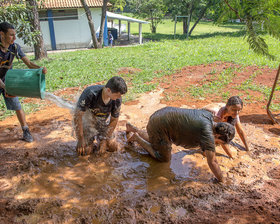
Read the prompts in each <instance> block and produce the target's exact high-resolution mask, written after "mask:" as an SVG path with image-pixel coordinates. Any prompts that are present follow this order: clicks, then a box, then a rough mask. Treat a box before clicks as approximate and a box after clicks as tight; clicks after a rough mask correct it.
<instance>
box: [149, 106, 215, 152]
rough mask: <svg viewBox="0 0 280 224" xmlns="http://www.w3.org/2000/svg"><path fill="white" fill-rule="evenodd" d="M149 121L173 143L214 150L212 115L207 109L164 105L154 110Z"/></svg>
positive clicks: (186, 146)
mask: <svg viewBox="0 0 280 224" xmlns="http://www.w3.org/2000/svg"><path fill="white" fill-rule="evenodd" d="M149 122H152V124H153V127H154V128H155V129H157V130H161V133H164V134H166V135H167V136H168V138H169V140H170V141H171V142H172V143H174V144H175V145H180V146H183V147H185V148H191V147H197V146H200V147H201V149H202V150H203V151H204V150H210V151H215V140H214V135H213V115H212V114H211V113H210V112H209V111H206V110H192V109H182V108H176V107H165V108H162V109H160V110H158V111H156V112H155V113H154V114H153V115H152V116H151V117H150V121H149Z"/></svg>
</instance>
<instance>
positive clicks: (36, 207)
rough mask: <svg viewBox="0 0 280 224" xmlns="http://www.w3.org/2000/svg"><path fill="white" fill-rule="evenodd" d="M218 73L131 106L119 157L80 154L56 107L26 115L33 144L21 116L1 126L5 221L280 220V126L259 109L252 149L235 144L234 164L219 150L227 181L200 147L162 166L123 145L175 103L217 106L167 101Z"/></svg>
mask: <svg viewBox="0 0 280 224" xmlns="http://www.w3.org/2000/svg"><path fill="white" fill-rule="evenodd" d="M211 66H212V65H209V66H208V67H207V66H206V67H204V66H200V67H198V66H197V67H195V66H193V67H188V68H185V69H183V70H182V71H181V75H179V72H178V74H176V75H174V76H173V77H172V79H171V80H173V85H172V81H170V80H169V79H170V78H171V77H166V79H168V80H169V81H170V83H168V82H167V84H168V85H169V84H170V87H169V88H168V89H166V88H165V87H164V86H163V85H167V84H161V86H160V87H161V88H159V89H158V90H156V91H154V92H150V93H146V94H143V95H142V96H140V97H139V98H138V99H137V100H136V101H134V102H128V103H126V104H125V105H123V106H122V112H121V117H120V122H119V124H118V126H117V135H118V139H119V141H120V142H121V143H122V144H123V145H122V146H123V147H122V150H120V151H118V152H106V153H105V154H104V155H102V156H99V155H90V156H85V157H77V155H76V152H75V146H76V139H75V138H74V135H73V131H72V117H71V113H70V112H69V110H67V109H63V108H59V107H57V106H55V105H54V104H50V103H48V106H46V107H44V108H42V109H41V110H40V111H37V112H36V113H33V114H30V115H28V116H27V121H28V124H29V126H30V129H31V131H32V134H33V136H34V139H35V141H34V142H33V143H25V142H23V141H21V140H20V138H21V129H20V127H19V125H18V122H17V119H16V117H10V118H7V119H6V120H4V121H1V122H0V156H1V161H0V223H236V222H238V223H280V210H279V204H280V192H279V191H280V181H279V179H280V154H279V144H280V142H279V134H276V133H279V132H280V131H279V126H277V125H274V126H273V125H272V124H270V123H269V122H266V123H263V124H262V123H260V122H258V121H256V119H258V118H259V117H258V116H256V117H254V115H259V116H262V118H263V119H265V110H264V109H263V108H261V107H260V108H259V107H257V106H256V104H254V103H252V104H249V103H248V104H247V105H246V106H245V108H244V110H243V111H242V113H241V116H240V117H241V121H242V122H243V128H244V130H245V132H246V133H247V136H248V139H249V142H250V144H249V146H250V152H248V153H247V152H245V151H244V149H243V147H242V142H241V140H240V139H239V137H238V136H236V137H235V139H234V141H233V144H232V145H231V146H230V148H231V150H232V152H233V156H234V159H233V160H230V159H229V158H228V157H227V156H226V154H225V152H224V151H223V150H222V148H221V147H219V146H218V147H217V160H218V162H219V164H220V166H221V169H222V171H223V173H224V176H226V177H227V181H226V183H224V184H219V183H216V182H215V180H214V178H213V174H212V173H211V171H210V170H209V168H208V165H207V161H206V159H205V158H204V157H203V156H202V154H201V152H200V150H199V149H190V150H185V149H183V148H181V147H176V146H174V147H173V150H172V153H173V154H172V160H171V162H170V163H159V162H157V161H155V160H153V159H152V158H151V157H150V156H149V155H147V153H145V152H144V151H143V150H142V149H141V147H140V146H138V145H136V144H134V145H125V144H124V142H125V124H126V121H129V122H131V123H133V124H135V125H137V126H138V127H140V128H144V127H145V125H146V123H147V121H148V118H149V116H150V115H151V114H152V113H153V112H154V111H155V110H157V109H159V108H162V107H164V106H166V105H172V106H180V107H184V108H200V107H201V106H204V105H206V104H208V103H211V102H215V100H213V99H211V97H209V98H207V99H204V101H203V100H201V101H195V100H191V98H187V97H182V98H180V99H179V98H178V100H177V101H166V100H165V99H166V98H165V95H166V94H168V91H172V88H173V86H174V88H175V87H176V86H177V88H179V87H180V85H181V83H182V79H186V75H185V73H184V71H186V70H188V71H189V70H191V71H192V72H193V74H197V76H194V77H196V78H195V79H196V80H192V84H193V83H197V84H199V77H200V76H202V74H207V71H206V70H209V69H210V70H211V68H209V67H211ZM219 66H220V67H221V69H223V67H225V66H227V65H225V64H219ZM215 68H216V69H217V65H215ZM203 69H205V71H204V73H201V71H203ZM217 70H218V69H217ZM247 71H248V68H247ZM252 71H253V70H252ZM248 74H249V72H248ZM271 74H273V72H271ZM243 75H245V74H243ZM267 79H268V78H267ZM261 80H263V79H261ZM271 80H272V79H271ZM188 81H189V82H190V79H188ZM232 85H233V84H232ZM182 86H183V84H182ZM77 92H78V89H76V88H69V89H64V90H62V91H60V92H57V93H56V94H57V95H61V96H64V95H67V96H71V97H72V98H73V99H74V98H75V96H76V94H77ZM71 97H69V98H71ZM203 102H204V104H203ZM251 111H254V114H253V115H252V114H251ZM270 129H274V131H269V130H270Z"/></svg>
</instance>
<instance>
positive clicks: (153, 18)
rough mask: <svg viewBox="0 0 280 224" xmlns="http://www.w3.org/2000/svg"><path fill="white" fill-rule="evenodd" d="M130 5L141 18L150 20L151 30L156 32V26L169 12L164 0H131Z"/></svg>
mask: <svg viewBox="0 0 280 224" xmlns="http://www.w3.org/2000/svg"><path fill="white" fill-rule="evenodd" d="M130 7H131V8H132V9H133V11H134V13H135V14H137V15H138V16H139V17H141V18H145V19H147V20H149V21H150V27H151V32H152V33H156V28H157V26H158V24H159V23H161V22H162V19H163V18H164V16H165V13H166V12H167V6H166V5H165V4H164V0H131V1H130Z"/></svg>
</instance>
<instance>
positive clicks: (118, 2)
mask: <svg viewBox="0 0 280 224" xmlns="http://www.w3.org/2000/svg"><path fill="white" fill-rule="evenodd" d="M110 3H111V4H112V5H113V10H118V9H119V10H120V11H123V9H124V7H125V6H126V1H125V0H110Z"/></svg>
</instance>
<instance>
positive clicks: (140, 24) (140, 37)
mask: <svg viewBox="0 0 280 224" xmlns="http://www.w3.org/2000/svg"><path fill="white" fill-rule="evenodd" d="M139 44H142V23H139Z"/></svg>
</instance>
